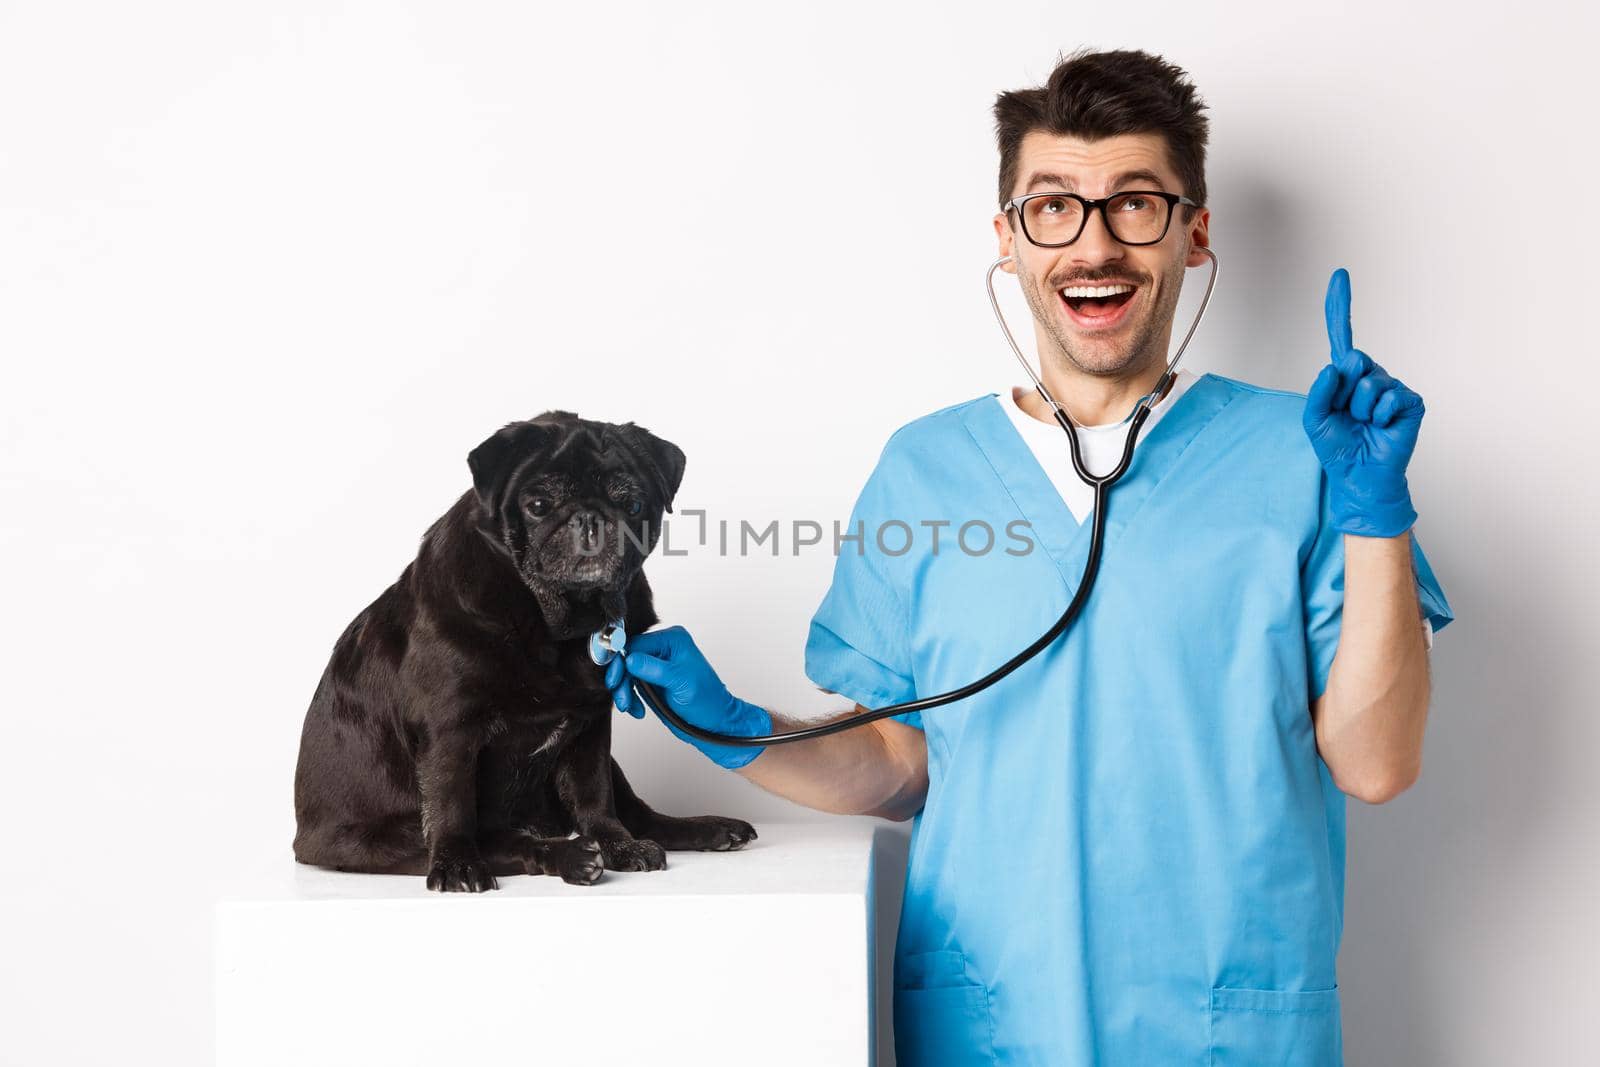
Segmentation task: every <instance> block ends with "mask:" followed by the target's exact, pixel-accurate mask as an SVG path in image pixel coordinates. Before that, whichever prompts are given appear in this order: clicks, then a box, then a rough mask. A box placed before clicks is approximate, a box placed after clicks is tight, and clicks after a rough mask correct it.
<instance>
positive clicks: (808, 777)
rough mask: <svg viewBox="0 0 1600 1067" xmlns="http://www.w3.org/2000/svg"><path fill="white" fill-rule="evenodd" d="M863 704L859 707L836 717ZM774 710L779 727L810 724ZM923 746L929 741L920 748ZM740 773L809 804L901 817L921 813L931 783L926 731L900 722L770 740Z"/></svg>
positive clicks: (774, 721)
mask: <svg viewBox="0 0 1600 1067" xmlns="http://www.w3.org/2000/svg"><path fill="white" fill-rule="evenodd" d="M861 710H862V709H861V708H860V707H856V708H853V709H851V711H849V712H841V713H840V714H839V715H836V716H833V719H838V718H842V717H844V716H845V715H849V714H854V713H856V712H859V711H861ZM770 714H771V715H772V727H773V731H774V732H781V731H785V730H792V729H795V728H797V727H799V726H804V725H809V724H807V723H801V722H797V721H795V720H792V719H789V718H787V717H784V716H780V715H778V714H777V713H776V712H771V713H770ZM828 721H832V719H830V720H828ZM880 727H882V728H881V729H880ZM919 746H924V747H921V751H920V752H919V751H918V748H919ZM736 773H738V774H742V775H743V776H744V777H746V778H748V779H749V780H750V781H752V782H754V783H756V784H757V785H759V786H760V787H761V788H763V789H765V790H767V791H768V792H771V793H776V794H777V795H779V796H781V797H785V798H787V799H789V800H793V801H795V802H796V803H798V804H804V805H805V806H806V807H808V808H816V809H817V810H819V811H827V812H832V813H834V814H838V815H880V816H882V817H884V818H887V819H897V820H899V819H908V818H910V817H911V816H912V815H914V814H915V813H916V811H917V809H918V808H920V807H921V806H922V799H923V797H924V796H925V795H926V793H927V788H928V770H927V755H926V747H925V742H924V741H923V740H922V737H921V731H920V730H917V729H916V728H915V727H911V726H905V725H902V724H900V723H889V724H887V726H884V725H883V723H882V722H881V721H880V722H873V723H868V724H867V725H865V726H861V727H857V728H855V729H851V730H843V731H840V732H839V733H836V734H828V735H826V736H824V737H816V738H812V739H811V740H808V741H792V742H789V743H788V744H783V745H769V746H767V749H766V751H764V752H762V753H761V755H759V756H757V757H756V758H755V759H754V760H752V761H750V762H749V763H748V764H746V765H745V766H744V767H742V768H740V769H739V770H738V771H737V772H736Z"/></svg>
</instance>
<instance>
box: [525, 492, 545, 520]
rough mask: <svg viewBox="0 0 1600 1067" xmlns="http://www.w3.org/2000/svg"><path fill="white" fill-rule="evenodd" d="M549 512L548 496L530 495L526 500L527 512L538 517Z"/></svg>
mask: <svg viewBox="0 0 1600 1067" xmlns="http://www.w3.org/2000/svg"><path fill="white" fill-rule="evenodd" d="M549 513H550V498H549V497H547V496H536V497H531V498H529V500H528V514H529V515H532V516H534V517H535V518H538V517H539V516H541V515H548V514H549Z"/></svg>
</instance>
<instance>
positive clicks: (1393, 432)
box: [1302, 267, 1423, 537]
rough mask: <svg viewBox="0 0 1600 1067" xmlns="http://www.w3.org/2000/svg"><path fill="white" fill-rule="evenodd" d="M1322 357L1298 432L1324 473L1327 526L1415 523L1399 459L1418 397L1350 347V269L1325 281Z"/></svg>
mask: <svg viewBox="0 0 1600 1067" xmlns="http://www.w3.org/2000/svg"><path fill="white" fill-rule="evenodd" d="M1324 310H1325V311H1326V313H1327V317H1328V343H1329V345H1330V346H1331V347H1332V352H1331V354H1330V358H1329V362H1328V365H1327V366H1326V367H1323V368H1322V373H1320V374H1318V375H1317V380H1316V381H1314V382H1312V383H1311V390H1310V392H1309V393H1308V394H1307V396H1306V408H1305V414H1304V416H1303V419H1302V421H1303V423H1304V425H1305V430H1306V436H1307V437H1309V438H1311V447H1312V449H1313V450H1315V451H1316V453H1317V458H1318V459H1320V460H1321V461H1322V467H1323V469H1324V470H1326V471H1327V472H1328V498H1329V506H1330V509H1331V511H1332V513H1333V514H1332V517H1333V526H1334V528H1335V529H1337V530H1339V531H1341V532H1343V533H1351V534H1360V535H1361V536H1363V537H1395V536H1397V535H1399V534H1401V533H1404V532H1405V531H1406V530H1408V529H1410V527H1411V524H1412V523H1414V522H1416V521H1417V513H1416V511H1415V510H1414V509H1413V508H1412V507H1411V490H1410V489H1409V487H1408V486H1407V485H1406V464H1407V463H1409V462H1410V461H1411V453H1412V451H1413V450H1414V449H1415V448H1416V447H1417V430H1418V428H1419V427H1420V426H1421V425H1422V412H1423V407H1422V397H1420V396H1418V395H1417V394H1416V393H1414V392H1412V391H1411V390H1410V389H1407V388H1406V386H1405V384H1404V383H1403V382H1401V381H1400V380H1399V379H1398V378H1391V377H1390V376H1389V373H1388V372H1387V371H1385V370H1384V369H1383V368H1382V367H1380V366H1378V365H1377V364H1376V363H1374V362H1373V361H1372V357H1370V356H1368V355H1367V354H1366V353H1365V352H1362V351H1361V350H1359V349H1357V348H1352V347H1351V338H1350V274H1349V272H1348V271H1346V270H1345V269H1344V268H1343V267H1340V268H1339V269H1338V270H1336V271H1334V272H1333V277H1332V278H1330V279H1329V280H1328V298H1327V302H1326V305H1325V309H1324Z"/></svg>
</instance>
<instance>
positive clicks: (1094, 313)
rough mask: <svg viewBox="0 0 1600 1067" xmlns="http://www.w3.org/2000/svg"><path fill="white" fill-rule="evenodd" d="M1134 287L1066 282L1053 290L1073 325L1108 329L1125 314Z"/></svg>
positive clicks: (1130, 304) (1082, 327) (1130, 303)
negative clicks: (1065, 285) (1071, 283)
mask: <svg viewBox="0 0 1600 1067" xmlns="http://www.w3.org/2000/svg"><path fill="white" fill-rule="evenodd" d="M1138 291H1139V290H1138V287H1137V286H1134V285H1128V284H1125V283H1116V284H1111V285H1069V286H1067V287H1066V288H1065V289H1060V290H1058V291H1057V292H1058V295H1059V296H1060V297H1061V303H1062V305H1063V306H1065V307H1066V309H1067V317H1068V318H1070V319H1071V320H1072V322H1073V325H1075V326H1077V327H1078V328H1079V329H1083V330H1109V329H1113V328H1115V327H1116V326H1119V325H1121V323H1122V320H1123V319H1125V318H1127V315H1128V309H1129V308H1130V307H1132V306H1133V300H1134V297H1135V296H1136V295H1137V294H1138Z"/></svg>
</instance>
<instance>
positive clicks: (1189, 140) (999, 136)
mask: <svg viewBox="0 0 1600 1067" xmlns="http://www.w3.org/2000/svg"><path fill="white" fill-rule="evenodd" d="M1205 108H1206V105H1205V102H1204V101H1202V100H1201V99H1200V97H1199V94H1198V93H1196V92H1195V88H1194V85H1193V84H1191V83H1190V81H1189V75H1188V73H1187V72H1186V71H1184V70H1182V69H1181V68H1179V67H1176V66H1174V65H1172V64H1171V63H1168V62H1167V61H1166V60H1164V59H1162V58H1161V57H1160V56H1153V55H1151V54H1150V53H1148V52H1143V51H1139V50H1137V49H1135V50H1131V51H1116V52H1091V51H1089V50H1088V49H1080V50H1079V51H1077V52H1073V53H1072V54H1071V55H1068V56H1064V57H1062V58H1061V59H1060V60H1059V62H1058V63H1057V65H1056V69H1055V70H1053V71H1051V72H1050V77H1049V78H1048V79H1047V80H1046V81H1045V83H1044V84H1043V85H1041V86H1039V87H1038V88H1035V89H1015V90H1012V91H1011V92H1005V93H1001V94H1000V95H999V96H997V97H996V98H995V101H994V128H995V140H996V141H997V142H998V143H999V146H1000V203H1001V205H1002V206H1003V205H1004V204H1005V202H1006V201H1007V200H1010V199H1011V190H1012V189H1013V188H1014V187H1015V186H1016V183H1017V155H1018V153H1019V152H1020V151H1021V149H1022V139H1023V137H1024V136H1026V135H1027V134H1028V133H1029V132H1030V131H1032V130H1044V131H1045V132H1047V133H1052V134H1057V135H1062V136H1072V137H1082V138H1084V139H1085V140H1090V141H1093V140H1099V139H1100V138H1102V137H1112V136H1115V135H1116V134H1119V133H1159V134H1161V135H1163V136H1164V137H1165V138H1166V142H1167V155H1168V158H1169V160H1170V162H1171V164H1172V169H1173V170H1175V171H1176V172H1177V174H1178V180H1179V181H1180V182H1182V183H1183V189H1182V190H1181V191H1182V192H1183V193H1184V194H1185V195H1186V196H1188V197H1189V198H1190V199H1192V200H1195V201H1198V202H1199V203H1200V204H1202V205H1204V204H1205V202H1206V132H1207V129H1208V128H1209V126H1210V123H1209V121H1208V120H1207V119H1206V117H1205V116H1204V115H1202V114H1201V112H1202V111H1204V110H1205ZM1192 210H1194V209H1191V211H1192Z"/></svg>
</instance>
